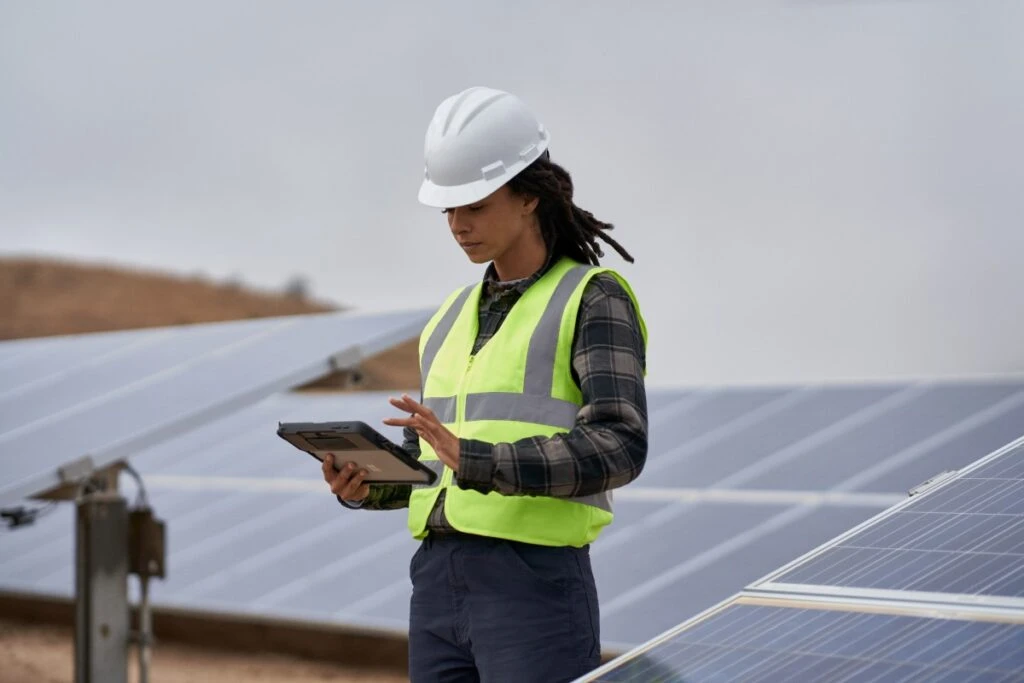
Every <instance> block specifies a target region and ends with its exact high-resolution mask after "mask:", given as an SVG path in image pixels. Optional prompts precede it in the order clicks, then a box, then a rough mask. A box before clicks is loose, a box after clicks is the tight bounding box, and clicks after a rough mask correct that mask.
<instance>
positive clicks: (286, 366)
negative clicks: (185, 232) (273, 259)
mask: <svg viewBox="0 0 1024 683" xmlns="http://www.w3.org/2000/svg"><path fill="white" fill-rule="evenodd" d="M428 317H429V312H400V313H389V314H382V315H367V314H356V313H344V312H343V313H331V314H324V315H308V316H289V317H284V318H271V319H262V320H255V321H242V322H230V323H217V324H209V325H190V326H183V327H178V328H162V329H149V330H139V331H132V332H115V333H107V334H97V335H80V336H72V337H58V338H44V339H39V340H21V341H18V342H10V343H11V344H12V346H13V351H12V352H11V353H7V354H0V468H2V470H0V471H2V478H0V505H3V504H9V503H11V502H14V501H17V500H19V499H21V498H24V497H28V496H32V495H36V494H39V493H42V492H44V491H47V490H50V489H53V488H55V487H57V486H59V485H60V484H61V479H60V478H59V476H58V468H59V467H61V466H63V465H65V464H67V463H69V462H73V461H75V460H77V459H79V458H82V457H86V456H87V457H88V458H90V459H91V464H92V465H93V466H94V467H96V468H102V467H104V466H106V465H109V464H111V463H114V462H117V461H119V460H122V459H124V458H126V457H128V456H131V455H134V454H136V453H138V452H139V451H141V450H142V449H145V448H147V447H149V446H151V445H153V444H155V443H158V442H159V441H161V440H163V439H165V438H168V437H170V436H172V435H174V434H177V433H181V432H182V431H185V430H187V429H189V428H190V427H194V426H196V425H198V424H202V423H204V422H209V421H212V420H215V419H217V418H219V417H221V416H223V415H225V414H227V413H229V412H231V411H233V410H235V409H237V408H240V407H243V406H245V405H248V404H251V403H253V402H256V401H258V400H259V399H261V398H263V397H265V396H267V395H268V394H271V393H273V392H275V391H280V390H282V389H287V388H289V387H292V386H295V385H297V384H301V383H304V382H307V381H310V380H312V379H315V378H317V377H319V376H322V375H324V374H326V373H328V372H329V371H331V370H332V369H333V367H334V364H335V363H341V364H346V363H352V362H355V361H358V360H359V359H360V358H361V357H364V356H367V355H372V354H374V353H377V352H379V351H382V350H384V349H386V348H388V347H390V346H393V345H394V344H397V343H399V342H402V341H405V340H407V339H410V338H414V337H415V336H416V335H417V334H418V333H419V330H420V329H421V328H422V326H423V324H424V323H425V322H426V319H427V318H428ZM3 348H5V344H0V349H3Z"/></svg>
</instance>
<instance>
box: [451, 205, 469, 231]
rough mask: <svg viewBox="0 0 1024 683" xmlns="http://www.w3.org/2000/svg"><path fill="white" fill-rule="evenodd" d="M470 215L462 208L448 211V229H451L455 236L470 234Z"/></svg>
mask: <svg viewBox="0 0 1024 683" xmlns="http://www.w3.org/2000/svg"><path fill="white" fill-rule="evenodd" d="M468 218H469V217H468V215H467V213H466V211H465V209H463V208H462V207H457V208H454V209H448V227H449V228H451V231H452V234H453V235H459V234H462V233H465V232H468V231H469V229H470V222H469V220H468Z"/></svg>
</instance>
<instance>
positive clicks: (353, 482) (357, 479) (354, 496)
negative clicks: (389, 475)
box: [341, 470, 366, 500]
mask: <svg viewBox="0 0 1024 683" xmlns="http://www.w3.org/2000/svg"><path fill="white" fill-rule="evenodd" d="M365 476H366V470H359V471H358V472H356V473H355V474H354V475H352V478H351V479H349V480H348V484H347V485H346V486H345V488H344V489H342V492H341V497H342V498H344V499H345V500H358V499H359V498H358V494H359V489H360V488H362V486H363V477H365Z"/></svg>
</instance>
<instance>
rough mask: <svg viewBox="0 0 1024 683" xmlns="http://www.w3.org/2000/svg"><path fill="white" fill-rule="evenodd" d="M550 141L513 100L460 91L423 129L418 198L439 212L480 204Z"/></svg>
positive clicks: (506, 95)
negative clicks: (423, 164) (423, 162)
mask: <svg viewBox="0 0 1024 683" xmlns="http://www.w3.org/2000/svg"><path fill="white" fill-rule="evenodd" d="M549 140H550V136H549V135H548V132H547V130H546V129H545V128H544V126H543V125H542V124H541V123H540V121H538V120H537V117H535V116H534V115H533V112H531V111H530V110H529V109H528V108H527V107H526V105H525V104H524V103H523V101H522V100H520V99H519V98H518V97H516V96H515V95H512V94H509V93H507V92H502V91H501V90H493V89H491V88H480V87H477V88H469V89H468V90H463V91H462V92H460V93H459V94H457V95H452V96H451V97H449V98H448V99H446V100H445V101H444V102H442V103H441V104H440V105H439V106H438V108H437V111H435V112H434V118H433V119H432V120H431V121H430V126H429V127H428V128H427V139H426V150H425V156H426V170H425V173H424V178H423V184H422V185H421V186H420V194H419V199H420V201H421V202H422V203H424V204H426V205H427V206H436V207H438V208H442V209H447V208H454V207H456V206H465V205H466V204H472V203H473V202H477V201H480V200H481V199H483V198H484V197H486V196H487V195H489V194H491V193H492V192H494V191H495V190H497V189H498V188H499V187H501V186H502V185H504V184H505V183H507V182H508V181H509V180H511V179H512V178H513V177H515V175H516V174H518V173H519V172H520V171H522V170H523V169H524V168H526V167H527V166H529V165H530V164H531V163H533V162H534V161H536V159H537V158H538V157H539V156H540V155H541V154H543V153H544V150H546V149H547V147H548V142H549Z"/></svg>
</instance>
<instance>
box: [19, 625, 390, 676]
mask: <svg viewBox="0 0 1024 683" xmlns="http://www.w3.org/2000/svg"><path fill="white" fill-rule="evenodd" d="M72 656H73V649H72V638H71V631H69V630H67V629H61V628H56V627H50V626H36V625H26V624H21V623H17V622H10V621H2V620H0V683H72V681H73V680H74V674H73V669H72V667H73V660H72ZM129 673H130V676H129V680H130V681H133V682H135V681H137V680H138V675H137V674H138V671H137V667H136V664H135V661H134V658H133V660H132V662H131V664H130V666H129ZM406 680H408V679H406V678H405V677H404V676H400V675H396V674H394V673H389V672H382V671H370V670H358V669H352V668H348V667H344V666H341V665H338V664H328V663H322V662H311V661H307V660H302V659H296V658H293V657H287V656H280V655H270V654H252V655H245V654H238V653H227V652H218V651H213V650H203V649H199V648H195V647H190V646H185V645H177V644H174V643H160V644H159V645H158V646H157V648H156V649H155V650H154V652H153V664H152V669H151V671H150V682H151V683H205V682H206V681H212V682H215V683H242V682H243V681H244V682H246V683H248V682H249V681H257V682H259V683H314V682H315V683H322V682H323V681H333V682H335V683H399V682H401V681H406Z"/></svg>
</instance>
